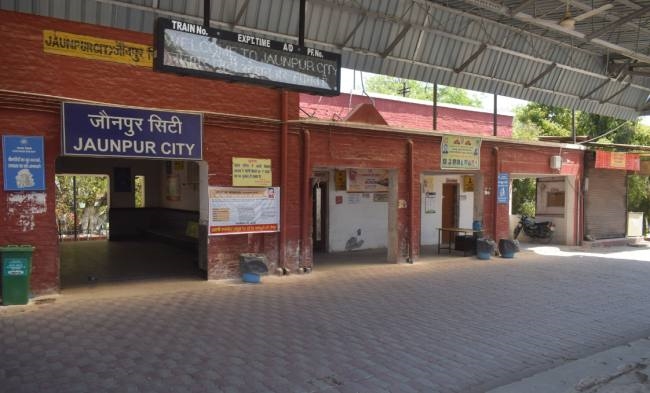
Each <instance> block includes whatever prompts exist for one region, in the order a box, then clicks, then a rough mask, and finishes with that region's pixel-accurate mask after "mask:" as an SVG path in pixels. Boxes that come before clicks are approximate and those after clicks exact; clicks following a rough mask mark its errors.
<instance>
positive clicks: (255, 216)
mask: <svg viewBox="0 0 650 393" xmlns="http://www.w3.org/2000/svg"><path fill="white" fill-rule="evenodd" d="M208 195H209V198H210V222H209V225H210V228H209V232H208V233H209V234H210V235H232V234H238V233H256V232H277V231H279V230H280V188H279V187H267V188H236V187H210V188H209V189H208Z"/></svg>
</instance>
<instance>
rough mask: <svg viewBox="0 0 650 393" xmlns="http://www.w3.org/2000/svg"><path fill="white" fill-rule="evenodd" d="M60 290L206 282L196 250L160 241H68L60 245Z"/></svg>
mask: <svg viewBox="0 0 650 393" xmlns="http://www.w3.org/2000/svg"><path fill="white" fill-rule="evenodd" d="M59 248H60V258H61V287H62V288H63V289H69V288H75V287H79V286H82V287H84V286H87V285H88V284H93V283H105V282H120V281H142V280H151V279H165V278H176V279H177V278H180V277H183V278H187V279H190V278H193V279H196V280H200V279H204V276H205V274H204V273H203V272H202V271H201V270H200V269H199V268H198V267H197V258H198V256H197V254H198V251H197V250H188V249H184V248H179V247H174V246H172V245H169V244H166V243H164V242H158V241H148V240H139V241H110V242H109V241H107V240H84V241H65V242H62V243H61V244H60V247H59Z"/></svg>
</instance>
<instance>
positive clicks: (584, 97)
mask: <svg viewBox="0 0 650 393" xmlns="http://www.w3.org/2000/svg"><path fill="white" fill-rule="evenodd" d="M609 82H610V81H609V80H606V81H605V82H603V83H601V84H600V85H598V86H596V87H595V88H594V89H593V90H591V91H590V92H589V93H587V94H585V95H583V96H580V99H581V100H586V99H588V98H589V97H591V96H592V95H593V94H594V93H595V92H597V91H598V90H600V89H602V88H603V87H605V86H606V85H607V84H608V83H609Z"/></svg>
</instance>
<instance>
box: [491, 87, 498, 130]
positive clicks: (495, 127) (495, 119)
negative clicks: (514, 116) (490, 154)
mask: <svg viewBox="0 0 650 393" xmlns="http://www.w3.org/2000/svg"><path fill="white" fill-rule="evenodd" d="M497 97H498V96H497V94H496V93H495V94H494V116H493V120H492V122H493V123H494V136H497Z"/></svg>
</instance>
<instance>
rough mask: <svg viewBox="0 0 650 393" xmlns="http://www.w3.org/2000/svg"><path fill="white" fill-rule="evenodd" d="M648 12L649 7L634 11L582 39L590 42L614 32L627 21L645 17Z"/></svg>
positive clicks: (649, 10)
mask: <svg viewBox="0 0 650 393" xmlns="http://www.w3.org/2000/svg"><path fill="white" fill-rule="evenodd" d="M648 12H650V6H647V7H644V8H641V9H640V10H636V11H634V12H632V13H630V14H627V15H625V16H624V17H622V18H621V19H619V20H617V21H616V22H612V23H610V24H608V25H607V26H605V27H603V28H600V29H598V30H596V31H594V32H593V33H590V34H587V35H586V36H585V38H584V39H585V40H587V41H591V40H593V39H594V38H596V37H600V36H601V35H603V34H607V33H609V32H610V31H612V30H614V29H615V28H617V27H619V26H620V25H622V24H625V23H627V22H629V21H632V20H634V19H639V18H641V17H642V16H643V15H645V14H646V13H648Z"/></svg>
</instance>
